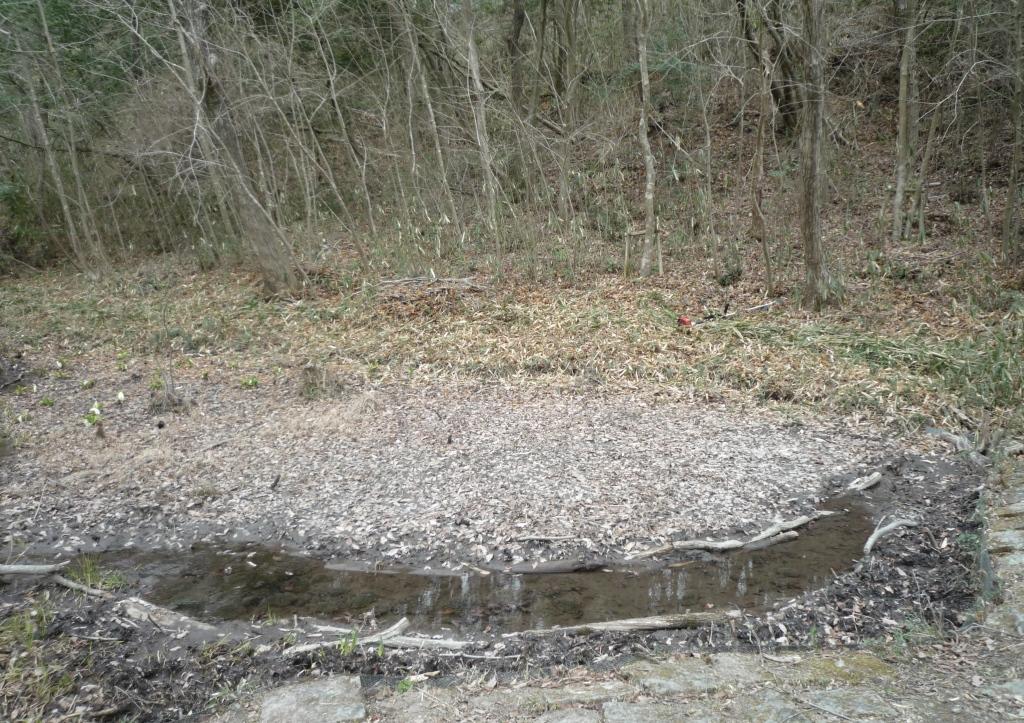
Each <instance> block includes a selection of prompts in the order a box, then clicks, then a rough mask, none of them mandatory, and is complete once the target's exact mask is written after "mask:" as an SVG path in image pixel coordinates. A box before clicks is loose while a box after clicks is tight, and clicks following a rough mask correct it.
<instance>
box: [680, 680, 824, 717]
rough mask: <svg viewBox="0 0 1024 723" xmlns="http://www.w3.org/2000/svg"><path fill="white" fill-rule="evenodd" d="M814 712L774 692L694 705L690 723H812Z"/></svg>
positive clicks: (772, 690)
mask: <svg viewBox="0 0 1024 723" xmlns="http://www.w3.org/2000/svg"><path fill="white" fill-rule="evenodd" d="M812 713H813V709H812V708H811V707H810V706H801V705H800V704H799V703H797V702H796V701H794V700H791V699H790V698H788V697H786V696H785V695H783V694H782V693H780V692H779V691H777V690H774V689H772V688H766V689H764V690H760V691H757V692H756V693H751V694H749V695H740V696H737V697H736V698H730V699H727V700H720V699H707V700H701V701H697V702H695V703H694V704H693V705H692V707H691V708H690V710H689V712H688V715H687V718H686V720H687V721H688V723H718V722H719V721H722V720H728V721H734V722H736V723H810V721H812V720H814V718H813V716H812Z"/></svg>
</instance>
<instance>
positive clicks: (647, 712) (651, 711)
mask: <svg viewBox="0 0 1024 723" xmlns="http://www.w3.org/2000/svg"><path fill="white" fill-rule="evenodd" d="M601 710H602V712H603V713H604V721H605V723H676V721H684V720H687V719H688V718H687V715H686V713H685V711H686V706H685V705H683V704H682V703H675V704H672V703H617V702H616V703H605V704H604V706H603V708H602V709H601Z"/></svg>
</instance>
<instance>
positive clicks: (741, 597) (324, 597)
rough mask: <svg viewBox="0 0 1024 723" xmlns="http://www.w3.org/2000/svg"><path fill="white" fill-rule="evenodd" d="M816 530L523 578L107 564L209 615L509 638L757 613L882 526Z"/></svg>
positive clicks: (227, 558)
mask: <svg viewBox="0 0 1024 723" xmlns="http://www.w3.org/2000/svg"><path fill="white" fill-rule="evenodd" d="M828 507H829V508H830V509H836V510H843V509H845V510H846V512H844V513H842V514H838V515H834V516H832V517H826V518H823V519H820V520H818V521H817V522H814V523H812V524H811V525H808V526H806V527H804V528H802V529H801V530H800V531H799V532H800V536H799V538H797V539H796V540H793V541H790V542H785V543H781V544H778V545H775V546H772V547H769V548H766V549H763V550H756V551H751V552H738V553H727V554H722V555H713V556H711V555H708V556H704V557H703V558H700V559H685V558H681V559H679V558H677V561H676V562H674V563H672V564H671V565H670V566H668V567H666V566H664V565H661V566H655V565H652V564H647V565H642V566H640V565H638V566H628V564H626V563H624V564H623V565H620V566H617V567H613V568H611V569H610V570H609V571H595V572H577V573H564V574H540V575H538V574H529V575H516V574H508V573H501V572H493V573H491V574H489V575H483V574H479V573H476V572H466V573H464V574H452V573H451V572H448V571H444V574H437V571H429V570H411V569H405V570H396V569H391V570H380V571H375V572H365V571H351V570H343V569H337V568H336V567H334V566H329V565H325V564H324V563H323V562H321V561H319V560H316V559H313V558H309V557H303V556H297V555H292V554H288V553H286V552H283V551H281V550H276V549H273V548H269V547H259V546H247V547H237V548H231V549H223V548H216V547H210V546H197V547H195V548H193V549H192V550H191V551H187V552H136V551H132V550H123V551H119V552H113V553H106V554H105V555H102V556H101V559H100V564H101V565H102V566H103V567H105V568H114V569H118V570H120V571H122V572H123V573H125V574H126V575H127V576H128V577H129V579H131V580H133V581H135V582H137V583H138V587H139V589H140V593H141V594H142V596H143V597H145V598H146V599H147V600H150V601H152V602H155V603H157V604H159V605H163V606H166V607H169V608H172V609H174V610H177V611H179V612H181V613H184V614H186V615H190V616H193V617H196V618H200V619H204V620H211V619H213V620H247V619H254V618H255V619H267V618H270V619H274V618H285V617H287V618H290V617H291V616H292V615H299V616H311V617H316V618H320V619H323V620H331V621H348V620H350V619H357V618H359V617H361V616H362V615H363V614H364V613H366V612H368V611H370V610H372V611H373V612H374V613H375V615H376V617H377V619H378V620H379V621H380V622H381V623H383V624H388V623H390V622H393V621H394V620H396V619H398V618H399V617H401V616H406V617H408V618H409V619H410V621H411V622H412V625H413V629H414V630H418V631H439V630H442V629H453V630H457V631H460V632H463V633H473V632H485V631H489V632H490V631H493V632H510V631H516V630H524V629H530V628H547V627H552V626H555V625H562V626H564V625H574V624H579V623H587V622H599V621H602V620H612V619H617V618H631V617H644V616H648V615H661V614H668V613H677V612H686V611H697V610H707V609H722V608H726V609H731V608H736V607H739V608H742V609H745V610H757V609H764V608H767V607H770V606H771V604H772V603H773V602H774V601H778V600H780V599H788V598H790V597H793V596H795V595H799V594H801V593H803V592H805V591H808V590H812V589H815V588H817V587H821V586H823V585H824V584H826V583H827V582H828V580H829V578H830V577H831V576H832V575H833V574H835V573H841V572H843V571H846V570H848V569H850V568H851V567H852V566H853V564H854V563H855V561H856V560H857V559H858V558H859V557H860V555H861V550H862V547H863V545H864V542H865V540H866V539H867V537H868V536H869V535H870V533H871V531H872V529H873V527H874V525H873V520H872V513H871V510H870V509H869V507H868V506H867V504H866V502H865V501H864V500H863V499H857V498H837V499H834V500H832V501H831V503H830V504H829V505H828Z"/></svg>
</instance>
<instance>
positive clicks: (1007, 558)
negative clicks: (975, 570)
mask: <svg viewBox="0 0 1024 723" xmlns="http://www.w3.org/2000/svg"><path fill="white" fill-rule="evenodd" d="M992 562H994V563H995V565H996V569H997V570H998V571H999V572H1024V552H1011V553H1007V554H1004V555H993V556H992Z"/></svg>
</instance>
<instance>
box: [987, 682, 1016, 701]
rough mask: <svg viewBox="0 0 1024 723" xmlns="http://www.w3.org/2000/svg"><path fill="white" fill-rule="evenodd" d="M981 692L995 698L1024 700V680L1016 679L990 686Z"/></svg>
mask: <svg viewBox="0 0 1024 723" xmlns="http://www.w3.org/2000/svg"><path fill="white" fill-rule="evenodd" d="M981 692H983V693H987V694H988V695H991V696H992V697H994V698H1018V699H1021V700H1024V680H1021V679H1020V678H1015V679H1014V680H1008V681H1006V682H1005V683H998V684H997V685H990V686H988V687H987V688H983V689H982V691H981Z"/></svg>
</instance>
